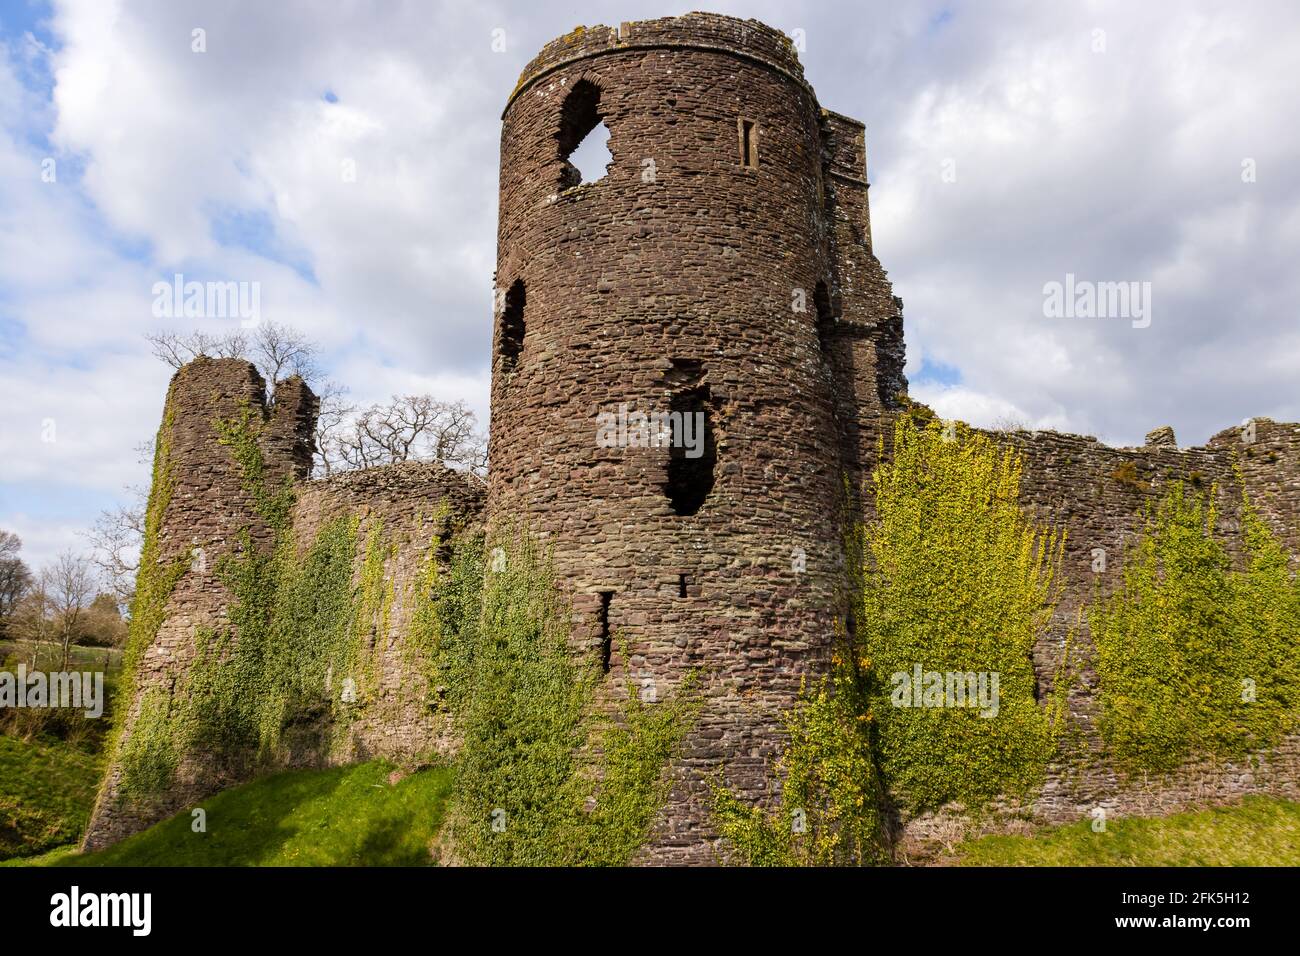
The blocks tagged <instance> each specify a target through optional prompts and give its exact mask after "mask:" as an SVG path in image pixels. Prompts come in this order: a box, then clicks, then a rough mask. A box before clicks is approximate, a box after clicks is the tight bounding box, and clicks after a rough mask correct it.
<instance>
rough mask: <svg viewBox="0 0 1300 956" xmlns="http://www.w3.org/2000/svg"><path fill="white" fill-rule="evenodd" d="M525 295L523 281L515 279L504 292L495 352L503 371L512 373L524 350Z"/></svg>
mask: <svg viewBox="0 0 1300 956" xmlns="http://www.w3.org/2000/svg"><path fill="white" fill-rule="evenodd" d="M526 299H527V293H526V290H525V289H524V280H523V279H516V280H515V282H514V284H513V285H512V286H511V287H510V288H509V289H508V290H507V291H506V299H505V307H504V308H503V309H502V310H501V336H500V339H499V342H498V345H497V351H498V352H499V353H500V355H501V363H502V366H503V368H504V370H505V371H507V372H513V371H514V370H515V367H516V366H517V365H518V364H519V356H520V354H521V353H522V352H523V350H524V331H525V325H524V303H525V301H526Z"/></svg>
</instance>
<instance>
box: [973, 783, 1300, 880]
mask: <svg viewBox="0 0 1300 956" xmlns="http://www.w3.org/2000/svg"><path fill="white" fill-rule="evenodd" d="M956 852H957V856H958V860H957V862H958V863H959V864H960V865H962V866H1300V803H1296V802H1293V801H1290V800H1279V799H1275V798H1271V797H1258V796H1253V797H1246V798H1245V799H1244V800H1243V801H1242V802H1241V803H1239V804H1235V805H1233V806H1230V807H1217V808H1215V809H1212V810H1200V811H1196V812H1193V813H1178V814H1174V815H1173V816H1168V817H1152V818H1147V817H1129V818H1125V819H1118V820H1109V821H1107V823H1106V830H1105V832H1102V833H1094V832H1093V830H1092V823H1091V821H1090V820H1084V821H1082V822H1080V823H1073V824H1070V825H1069V826H1064V827H1057V828H1054V829H1051V830H1045V831H1043V832H1042V833H1039V834H1036V835H1034V836H990V837H983V838H981V839H978V840H973V841H969V842H967V843H964V844H961V845H960V846H958V847H957V850H956Z"/></svg>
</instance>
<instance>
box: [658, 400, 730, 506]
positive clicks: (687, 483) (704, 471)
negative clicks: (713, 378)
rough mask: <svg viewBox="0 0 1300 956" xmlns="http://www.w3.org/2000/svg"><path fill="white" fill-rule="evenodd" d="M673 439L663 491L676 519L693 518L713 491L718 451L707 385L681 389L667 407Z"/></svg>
mask: <svg viewBox="0 0 1300 956" xmlns="http://www.w3.org/2000/svg"><path fill="white" fill-rule="evenodd" d="M669 411H670V412H671V413H672V423H673V424H672V428H673V437H672V445H671V447H670V448H669V449H668V481H667V483H666V485H665V488H664V490H665V491H666V492H667V494H668V500H669V501H670V502H671V503H672V506H673V511H674V512H676V513H677V514H679V515H693V514H695V513H696V512H697V511H699V510H700V507H701V506H702V505H703V504H704V500H705V499H706V498H707V497H708V496H709V492H710V491H712V490H713V472H714V467H715V466H716V465H717V461H718V450H717V445H716V440H715V437H714V434H713V427H714V426H713V420H712V419H713V414H712V409H711V408H710V407H709V389H708V386H706V385H698V386H695V387H694V388H688V389H684V390H683V391H680V392H678V393H677V394H676V395H674V396H673V398H672V401H671V402H670V403H669Z"/></svg>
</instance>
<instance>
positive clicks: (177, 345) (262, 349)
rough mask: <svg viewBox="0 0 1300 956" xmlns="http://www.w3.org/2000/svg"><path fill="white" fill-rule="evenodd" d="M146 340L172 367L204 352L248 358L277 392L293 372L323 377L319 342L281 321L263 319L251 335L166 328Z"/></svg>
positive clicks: (311, 377)
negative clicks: (215, 333) (277, 383)
mask: <svg viewBox="0 0 1300 956" xmlns="http://www.w3.org/2000/svg"><path fill="white" fill-rule="evenodd" d="M145 341H147V342H148V343H149V345H150V346H151V347H152V349H153V354H154V355H155V356H156V357H157V358H158V359H160V360H162V361H163V362H166V363H167V364H168V365H170V366H171V367H172V368H180V367H181V366H182V365H184V364H185V363H187V362H192V361H194V359H196V358H198V357H199V356H200V355H206V356H209V357H210V358H242V359H246V360H248V361H250V362H252V363H253V364H254V365H256V366H257V370H258V371H259V372H260V373H261V374H262V378H264V379H266V384H267V386H268V387H269V388H270V389H272V390H273V391H274V389H275V384H276V382H279V381H281V380H282V379H285V378H288V377H289V376H290V375H297V376H299V377H300V378H302V379H303V380H304V381H305V382H307V383H308V384H309V385H310V384H313V383H315V382H316V381H317V380H318V379H319V378H320V377H321V370H320V363H319V361H318V359H317V352H318V351H319V348H318V346H317V345H316V343H315V342H313V341H312V340H311V339H309V338H307V336H305V335H303V333H301V332H299V331H298V330H297V329H295V328H294V327H293V326H290V325H281V324H280V323H278V322H259V323H258V324H257V326H256V327H255V328H254V329H253V330H252V332H251V334H246V333H245V332H244V330H242V329H232V330H230V331H228V332H225V333H223V334H221V335H212V334H209V333H207V332H202V331H199V330H191V331H188V332H179V331H174V330H170V329H164V330H161V331H158V332H149V333H147V334H146V335H145Z"/></svg>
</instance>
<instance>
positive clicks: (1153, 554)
mask: <svg viewBox="0 0 1300 956" xmlns="http://www.w3.org/2000/svg"><path fill="white" fill-rule="evenodd" d="M1214 494H1215V492H1214V491H1213V490H1211V492H1210V493H1209V495H1208V496H1202V495H1200V494H1197V493H1195V492H1192V491H1189V490H1187V489H1185V488H1184V486H1182V485H1181V484H1175V485H1173V487H1172V488H1171V489H1170V491H1169V492H1168V494H1167V495H1166V496H1165V497H1164V498H1163V499H1162V500H1161V501H1160V502H1158V504H1156V505H1155V507H1154V508H1152V509H1150V510H1149V511H1148V516H1147V523H1146V528H1145V531H1144V533H1143V535H1142V536H1141V538H1140V539H1139V540H1138V542H1137V544H1136V545H1135V546H1134V547H1133V548H1132V549H1130V551H1129V552H1128V554H1127V555H1126V557H1125V561H1124V581H1123V585H1122V587H1121V588H1120V589H1119V590H1118V591H1117V592H1116V593H1115V595H1114V596H1113V597H1112V598H1111V599H1110V600H1109V601H1106V602H1104V603H1103V604H1101V605H1100V606H1098V607H1096V608H1095V609H1094V611H1093V614H1092V616H1091V626H1092V633H1093V637H1094V640H1095V643H1096V646H1097V674H1098V677H1099V678H1100V697H1101V704H1102V714H1101V730H1102V734H1103V737H1104V739H1105V741H1106V743H1107V744H1108V745H1109V747H1110V749H1111V751H1112V752H1113V754H1114V755H1115V757H1116V758H1117V759H1118V760H1119V762H1120V763H1121V765H1122V766H1124V767H1126V768H1128V769H1130V770H1148V771H1167V770H1172V769H1174V768H1175V767H1177V766H1178V765H1179V764H1180V763H1182V762H1183V761H1185V760H1187V759H1189V758H1193V757H1199V756H1208V757H1220V758H1226V757H1234V756H1241V755H1243V754H1245V753H1247V752H1248V751H1250V750H1254V749H1257V748H1260V747H1266V746H1268V745H1270V744H1272V743H1275V742H1276V741H1277V740H1278V739H1279V737H1281V736H1282V735H1283V734H1285V733H1287V732H1288V731H1290V730H1293V729H1294V728H1295V727H1296V726H1297V721H1298V720H1300V583H1298V582H1297V579H1296V577H1295V576H1294V575H1293V574H1291V573H1290V572H1289V571H1288V568H1287V556H1286V553H1285V551H1284V550H1283V549H1282V547H1281V546H1280V545H1279V544H1278V542H1277V541H1276V539H1275V538H1274V537H1273V536H1272V534H1270V533H1269V530H1268V528H1267V526H1266V525H1265V524H1264V523H1263V521H1261V520H1260V518H1259V515H1258V514H1257V513H1256V512H1255V510H1254V508H1253V507H1252V506H1251V505H1250V502H1249V501H1247V500H1245V499H1244V498H1243V503H1242V521H1241V525H1242V540H1241V545H1242V553H1243V558H1244V560H1243V564H1242V567H1241V568H1240V569H1239V570H1234V569H1233V567H1232V562H1231V560H1230V558H1229V555H1228V553H1227V551H1226V550H1225V548H1224V545H1223V544H1222V543H1221V541H1220V540H1219V539H1218V538H1216V537H1215V530H1216V525H1217V517H1218V516H1217V514H1216V511H1215V508H1214V505H1213V500H1214Z"/></svg>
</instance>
